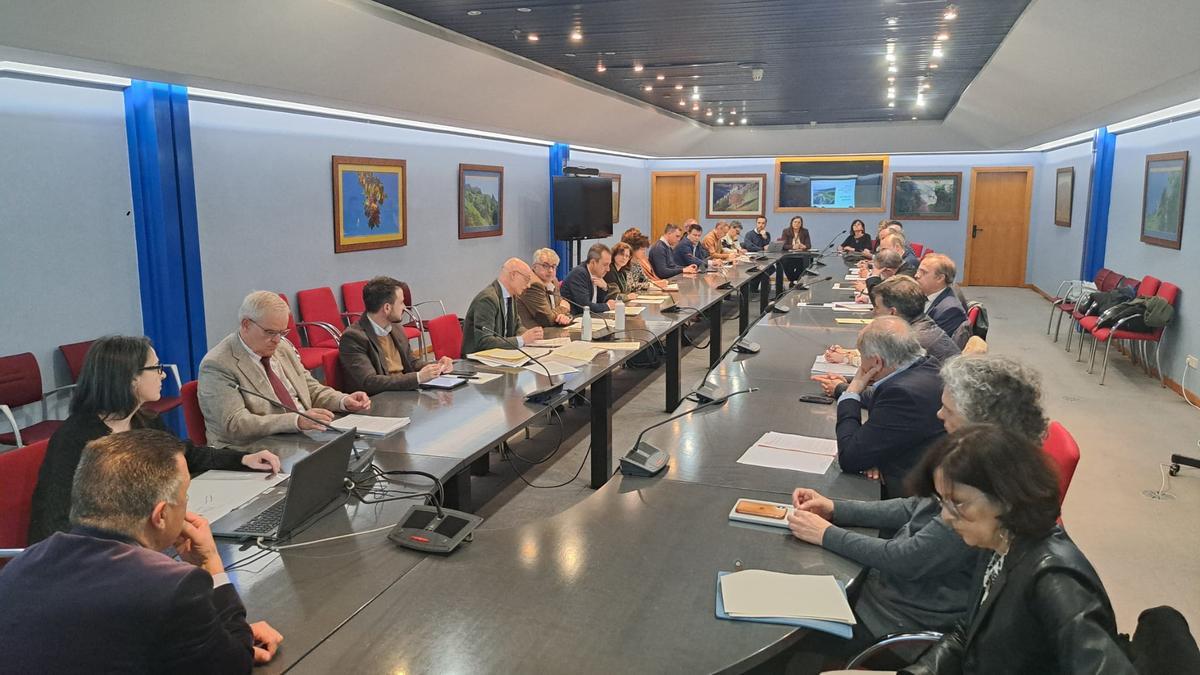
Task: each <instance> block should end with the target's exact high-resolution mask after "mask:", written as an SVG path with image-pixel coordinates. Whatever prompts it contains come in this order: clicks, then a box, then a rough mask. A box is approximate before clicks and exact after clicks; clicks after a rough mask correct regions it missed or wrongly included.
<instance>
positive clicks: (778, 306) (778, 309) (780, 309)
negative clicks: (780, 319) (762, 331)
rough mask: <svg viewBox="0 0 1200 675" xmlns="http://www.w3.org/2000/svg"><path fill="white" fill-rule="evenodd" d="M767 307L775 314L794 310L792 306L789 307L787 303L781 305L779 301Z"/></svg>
mask: <svg viewBox="0 0 1200 675" xmlns="http://www.w3.org/2000/svg"><path fill="white" fill-rule="evenodd" d="M767 309H769V310H771V311H772V312H773V313H775V314H787V313H788V312H790V311H792V308H791V307H788V306H787V305H781V304H779V303H778V302H776V303H775V304H773V305H771V306H770V307H768V308H767Z"/></svg>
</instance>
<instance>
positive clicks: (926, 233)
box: [649, 152, 1040, 270]
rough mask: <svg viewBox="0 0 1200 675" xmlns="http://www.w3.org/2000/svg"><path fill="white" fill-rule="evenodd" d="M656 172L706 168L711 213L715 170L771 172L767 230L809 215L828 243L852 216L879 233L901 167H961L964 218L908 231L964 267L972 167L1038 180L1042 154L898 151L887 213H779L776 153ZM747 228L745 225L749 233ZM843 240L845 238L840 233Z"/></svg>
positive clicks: (658, 166) (815, 238)
mask: <svg viewBox="0 0 1200 675" xmlns="http://www.w3.org/2000/svg"><path fill="white" fill-rule="evenodd" d="M649 165H650V170H651V171H652V172H653V171H700V204H698V205H697V211H698V213H700V215H704V213H705V208H704V205H705V200H706V199H707V196H706V194H705V191H706V189H707V185H708V174H710V173H764V174H766V175H767V230H768V231H769V232H770V233H771V236H772V237H773V238H776V239H777V238H779V236H781V234H782V232H783V230H784V228H786V227H787V224H788V221H790V220H791V218H792V216H795V215H801V216H803V217H804V224H805V226H806V227H807V228H808V230H809V232H810V233H811V235H812V243H813V246H815V247H822V246H825V245H826V244H827V243H829V241H830V240H831V239H833V238H834V235H836V234H837V233H838V232H841V231H842V230H844V229H847V228H848V227H850V223H851V221H853V220H854V219H855V218H860V219H862V220H863V222H865V223H866V224H867V232H868V233H869V234H871V235H872V236H874V234H875V228H876V225H877V224H878V223H879V220H880V219H881V218H886V217H889V214H890V209H891V202H890V197H891V189H892V188H891V183H890V181H891V175H890V174H891V173H895V172H897V171H961V172H962V174H963V181H962V202H961V204H960V205H959V219H958V220H924V221H922V220H910V219H904V221H903V222H904V231H905V233H906V234H907V235H908V237H909V239H911V240H912V241H916V242H920V243H922V244H925V245H926V246H929V247H931V248H933V249H934V250H935V251H938V252H940V253H945V254H946V255H948V256H950V257H951V258H953V259H954V261H955V262H956V263H957V264H958V266H959V269H960V270H961V269H962V261H963V254H964V251H965V250H966V237H967V207H968V205H969V204H970V200H971V167H973V166H979V167H982V166H1033V167H1034V181H1035V182H1036V181H1037V180H1038V176H1039V173H1040V172H1039V170H1038V166H1039V165H1040V153H1032V152H1031V153H996V154H964V155H958V154H955V155H893V156H892V157H891V159H890V160H889V167H888V171H889V176H888V181H889V183H888V184H887V185H886V186H884V193H885V197H884V201H885V203H884V207H885V209H886V210H885V211H883V212H861V213H801V214H795V213H791V212H783V213H780V212H777V211H775V209H774V204H775V183H776V181H775V177H774V173H775V160H774V159H772V158H751V159H705V160H662V161H651V162H649ZM741 220H742V225H743V227H751V228H752V227H754V221H753V219H752V218H743V219H741ZM700 221H701V224H703V225H704V228H705V230H708V229H710V228H711V227H712V226H713V225H715V224H716V222H717V221H716V219H712V218H701V219H700ZM745 231H746V230H744V229H743V233H745ZM838 240H839V241H841V237H839V238H838Z"/></svg>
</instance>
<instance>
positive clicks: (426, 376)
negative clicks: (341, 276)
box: [338, 277, 454, 394]
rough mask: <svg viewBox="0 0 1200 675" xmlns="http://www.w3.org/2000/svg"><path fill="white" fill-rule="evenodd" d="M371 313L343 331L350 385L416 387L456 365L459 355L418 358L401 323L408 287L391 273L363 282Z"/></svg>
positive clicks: (374, 390) (370, 389)
mask: <svg viewBox="0 0 1200 675" xmlns="http://www.w3.org/2000/svg"><path fill="white" fill-rule="evenodd" d="M362 295H363V305H364V306H365V307H366V310H367V311H366V312H365V313H363V315H362V317H360V318H359V320H358V323H356V324H354V325H353V326H351V327H349V328H347V329H346V332H345V333H342V342H341V344H339V345H338V361H340V362H341V364H342V375H343V376H344V377H345V380H346V386H347V387H348V388H350V389H361V390H363V391H365V392H367V393H368V394H378V393H380V392H383V391H406V390H411V389H416V388H417V385H419V384H423V383H425V382H428V381H430V380H432V379H433V378H435V377H437V376H439V375H441V374H443V373H448V372H450V371H451V370H453V369H454V359H452V358H450V357H449V356H444V357H442V358H441V359H440V360H438V361H436V362H434V363H430V364H425V363H423V362H416V361H414V360H413V356H412V349H410V348H409V346H408V336H406V335H405V334H404V331H403V330H401V329H399V328H397V327H396V324H398V323H399V322H400V321H403V320H404V291H402V290H401V288H400V282H399V281H397V280H395V279H393V278H391V277H375V278H374V279H371V280H370V281H368V282H367V285H366V286H363V290H362Z"/></svg>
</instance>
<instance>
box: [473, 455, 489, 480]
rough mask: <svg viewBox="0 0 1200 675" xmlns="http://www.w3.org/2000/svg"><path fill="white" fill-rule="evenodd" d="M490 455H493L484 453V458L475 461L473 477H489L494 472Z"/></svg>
mask: <svg viewBox="0 0 1200 675" xmlns="http://www.w3.org/2000/svg"><path fill="white" fill-rule="evenodd" d="M490 454H491V453H487V452H485V453H483V456H482V457H480V458H479V459H477V460H475V461H474V462H471V475H472V476H486V475H488V473H489V472H490V471H491V470H492V466H491V461H490V460H491V457H490Z"/></svg>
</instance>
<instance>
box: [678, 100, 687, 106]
mask: <svg viewBox="0 0 1200 675" xmlns="http://www.w3.org/2000/svg"><path fill="white" fill-rule="evenodd" d="M686 105H687V101H685V100H683V99H679V107H681V108H682V107H683V106H686Z"/></svg>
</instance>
